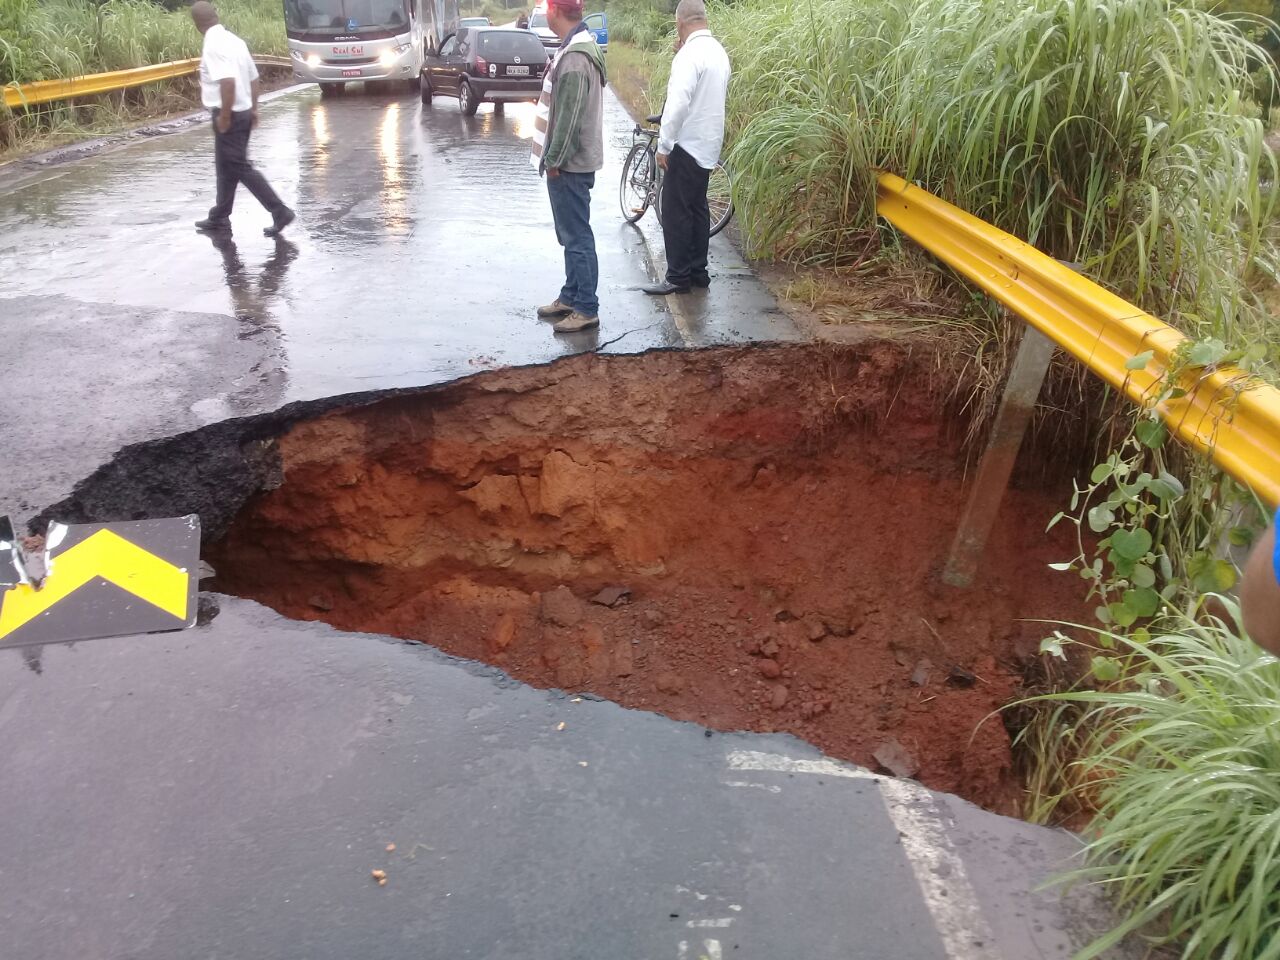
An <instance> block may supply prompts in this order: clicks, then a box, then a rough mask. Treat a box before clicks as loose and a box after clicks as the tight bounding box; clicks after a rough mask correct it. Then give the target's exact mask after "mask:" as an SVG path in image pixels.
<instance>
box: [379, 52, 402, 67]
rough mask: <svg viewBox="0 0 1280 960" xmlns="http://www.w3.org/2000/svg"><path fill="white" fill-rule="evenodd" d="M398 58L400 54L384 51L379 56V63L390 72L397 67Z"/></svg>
mask: <svg viewBox="0 0 1280 960" xmlns="http://www.w3.org/2000/svg"><path fill="white" fill-rule="evenodd" d="M397 56H398V54H397V53H396V51H395V50H383V51H382V52H381V53H380V54H378V63H379V64H381V65H382V66H383V67H384V68H386V69H388V70H390V69H391V68H392V67H394V66H395V65H396V57H397Z"/></svg>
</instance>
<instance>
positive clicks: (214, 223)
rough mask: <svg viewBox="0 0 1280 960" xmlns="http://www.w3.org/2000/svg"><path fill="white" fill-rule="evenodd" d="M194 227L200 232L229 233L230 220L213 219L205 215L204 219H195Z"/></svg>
mask: <svg viewBox="0 0 1280 960" xmlns="http://www.w3.org/2000/svg"><path fill="white" fill-rule="evenodd" d="M196 229H197V230H199V231H200V232H201V233H230V232H231V221H230V220H214V219H212V218H208V217H206V218H205V219H204V220H197V221H196Z"/></svg>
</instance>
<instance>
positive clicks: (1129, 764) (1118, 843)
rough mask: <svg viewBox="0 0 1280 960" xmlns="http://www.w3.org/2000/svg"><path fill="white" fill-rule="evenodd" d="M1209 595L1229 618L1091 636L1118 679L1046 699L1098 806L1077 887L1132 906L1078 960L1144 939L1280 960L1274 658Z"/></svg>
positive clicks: (1198, 615) (1219, 954)
mask: <svg viewBox="0 0 1280 960" xmlns="http://www.w3.org/2000/svg"><path fill="white" fill-rule="evenodd" d="M1214 600H1215V602H1216V603H1218V604H1220V606H1221V609H1222V613H1221V615H1212V614H1210V613H1209V612H1207V611H1206V610H1205V609H1203V608H1202V609H1198V610H1194V611H1192V613H1191V614H1187V613H1184V614H1180V615H1177V616H1175V618H1174V619H1173V620H1172V621H1171V622H1170V623H1168V624H1166V625H1165V626H1166V629H1165V630H1163V631H1162V632H1160V633H1158V634H1156V635H1154V636H1151V635H1146V634H1143V633H1138V634H1137V635H1135V636H1123V635H1120V634H1116V633H1108V632H1105V631H1099V632H1097V633H1096V637H1097V638H1098V640H1099V641H1100V645H1101V652H1102V653H1104V654H1105V655H1107V656H1114V657H1116V658H1117V659H1118V661H1119V662H1120V663H1121V664H1122V669H1123V677H1122V679H1121V680H1119V681H1118V682H1115V683H1113V684H1111V685H1109V686H1107V687H1105V688H1103V689H1098V690H1076V691H1070V692H1066V693H1060V694H1055V695H1052V696H1050V697H1046V698H1042V702H1048V703H1050V704H1054V703H1057V704H1060V705H1063V706H1064V707H1069V708H1070V709H1069V711H1068V712H1067V714H1065V715H1070V716H1073V717H1074V720H1073V722H1072V723H1071V725H1070V726H1069V728H1068V729H1067V731H1066V733H1067V735H1068V736H1070V737H1072V738H1075V739H1076V740H1078V741H1079V742H1080V744H1081V746H1080V750H1079V754H1080V758H1079V759H1078V760H1076V761H1075V766H1076V768H1077V770H1076V776H1075V778H1074V779H1075V781H1076V783H1077V784H1079V787H1078V790H1079V792H1080V793H1081V794H1082V795H1083V796H1082V802H1083V805H1085V806H1087V807H1091V808H1094V809H1096V810H1097V811H1098V813H1097V816H1096V818H1095V819H1094V822H1093V824H1092V826H1091V827H1090V829H1089V830H1088V831H1087V833H1086V837H1087V840H1088V845H1087V847H1086V856H1087V861H1088V862H1087V864H1086V866H1085V867H1084V868H1083V869H1082V870H1080V871H1079V872H1078V873H1077V874H1075V878H1076V879H1083V880H1089V881H1093V882H1096V883H1100V884H1104V885H1105V886H1106V887H1107V888H1108V889H1109V890H1110V891H1111V893H1112V895H1113V897H1114V898H1115V899H1116V901H1117V902H1118V904H1119V905H1120V906H1121V908H1122V909H1123V910H1124V911H1125V919H1124V921H1123V922H1122V923H1120V924H1118V925H1117V926H1116V928H1115V929H1114V930H1113V931H1111V933H1110V934H1108V935H1107V936H1106V937H1104V938H1102V939H1100V940H1099V941H1098V942H1097V943H1095V944H1094V945H1093V946H1092V947H1090V948H1089V949H1088V950H1087V951H1085V952H1083V953H1082V954H1080V955H1078V960H1084V958H1089V957H1095V956H1098V955H1100V954H1101V953H1103V952H1105V951H1106V950H1107V949H1109V948H1110V947H1111V946H1113V945H1114V944H1115V943H1117V942H1118V941H1119V940H1120V939H1122V938H1123V937H1125V936H1126V935H1128V934H1130V933H1132V932H1134V931H1138V930H1142V931H1143V933H1144V934H1146V935H1149V936H1154V937H1155V938H1156V939H1157V940H1158V941H1159V942H1160V943H1162V944H1178V945H1179V948H1180V950H1181V955H1182V957H1183V958H1185V960H1211V958H1212V960H1217V958H1228V957H1231V958H1239V960H1264V958H1275V957H1280V697H1277V692H1278V691H1280V662H1277V661H1276V659H1275V658H1274V657H1271V656H1268V655H1266V654H1264V653H1262V651H1261V650H1259V648H1258V647H1256V646H1254V644H1253V643H1252V642H1251V641H1249V640H1248V639H1247V638H1245V637H1244V636H1243V633H1242V631H1241V627H1240V618H1239V610H1238V607H1237V606H1236V605H1235V603H1234V602H1233V601H1231V600H1230V599H1227V598H1223V597H1215V598H1214ZM1193 614H1194V615H1193Z"/></svg>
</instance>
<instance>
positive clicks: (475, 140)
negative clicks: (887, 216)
mask: <svg viewBox="0 0 1280 960" xmlns="http://www.w3.org/2000/svg"><path fill="white" fill-rule="evenodd" d="M532 117H533V108H532V106H530V105H527V104H520V105H512V106H509V107H508V108H507V109H506V111H505V114H504V115H498V114H495V113H494V112H493V111H492V108H491V107H488V106H485V107H484V108H482V110H481V112H480V114H479V115H478V116H476V117H474V118H470V119H468V118H466V117H464V116H462V114H460V113H459V111H458V109H457V105H456V104H455V103H453V102H452V101H450V100H447V99H444V98H441V99H438V100H437V101H436V102H435V105H434V106H433V107H424V106H422V105H420V104H419V102H418V100H417V98H416V97H407V98H388V97H385V96H382V97H379V96H374V95H363V94H359V93H354V94H352V95H348V96H344V97H340V98H335V99H333V100H324V101H322V100H321V99H320V98H319V95H318V93H317V92H316V91H315V89H314V88H308V89H303V90H301V91H299V92H295V93H290V94H288V95H286V96H282V97H280V98H278V99H276V100H274V101H272V102H270V103H268V104H266V105H265V106H264V117H263V124H262V127H261V128H260V129H259V130H258V131H257V132H256V134H255V136H254V140H253V144H252V150H253V154H254V157H255V160H256V162H257V163H258V165H259V166H260V168H261V169H262V170H263V172H264V173H265V175H266V176H267V178H268V179H269V180H270V182H271V183H272V184H273V185H274V186H275V187H276V189H277V190H278V191H279V192H280V194H281V195H282V196H283V197H284V198H285V200H286V202H288V203H290V204H292V205H294V206H295V207H296V208H297V210H298V213H299V219H298V222H297V223H296V224H294V225H293V226H292V227H290V229H289V231H288V240H287V243H285V244H284V245H281V246H277V245H276V244H275V243H274V242H273V241H272V240H270V239H267V238H265V237H263V236H262V232H261V231H262V227H263V226H265V225H267V223H268V217H267V214H266V213H265V211H263V210H262V209H261V208H259V207H258V206H257V205H256V203H255V202H254V201H253V198H252V197H251V196H249V195H248V193H247V192H246V191H243V190H242V191H241V192H240V194H239V195H238V197H237V204H236V210H235V213H234V214H233V218H232V220H233V224H234V226H235V235H234V238H233V240H232V241H231V243H229V244H223V243H221V242H220V241H218V242H211V241H210V239H209V238H208V237H205V236H202V235H200V234H198V233H196V232H195V231H194V230H193V229H192V226H191V224H192V222H193V221H194V220H196V219H197V218H199V217H201V216H203V215H204V213H205V211H206V210H207V209H208V206H209V203H210V202H211V197H212V188H213V159H212V153H211V144H210V136H209V132H208V130H207V128H205V127H204V126H199V127H196V128H193V129H190V130H187V131H185V132H183V133H179V134H176V135H172V136H165V137H158V138H156V139H154V140H150V141H144V142H138V143H134V144H133V145H130V146H127V147H125V148H122V149H118V150H115V151H113V152H106V153H102V154H99V155H96V156H91V157H88V158H86V159H83V160H79V161H75V162H71V163H65V164H61V165H57V166H53V167H50V168H48V169H46V170H40V171H38V172H36V173H34V174H20V175H19V176H18V177H17V178H16V179H15V178H14V177H12V176H10V177H9V178H8V179H7V180H0V262H3V263H4V264H5V265H6V269H3V270H0V313H3V314H4V315H5V319H6V327H7V328H13V329H15V330H17V334H16V338H15V340H14V341H13V342H11V343H10V345H9V350H8V352H7V353H5V354H4V355H3V356H0V376H4V378H5V380H6V382H8V383H10V384H11V385H14V386H16V387H17V389H16V390H10V391H8V395H7V398H0V422H5V423H9V424H14V423H18V424H24V425H28V426H29V427H34V428H35V429H27V430H24V431H23V435H22V436H21V437H18V436H15V435H13V433H12V431H10V432H9V433H8V434H7V435H3V436H0V460H5V459H9V457H11V456H12V457H17V456H25V457H27V458H29V459H30V460H32V461H33V464H34V466H35V467H36V470H35V477H34V481H35V486H34V487H33V486H32V480H33V478H32V477H27V478H25V483H24V486H23V489H22V495H21V497H19V495H18V491H16V490H14V489H13V488H12V487H8V486H3V485H0V510H3V509H6V508H7V509H10V510H13V511H14V512H17V513H19V514H21V513H22V512H23V511H24V509H25V508H27V507H30V506H38V505H40V504H41V501H43V502H48V499H56V497H57V496H58V495H60V493H61V490H62V488H63V487H64V486H65V480H66V479H72V478H74V476H75V475H83V474H84V473H87V472H88V471H89V470H91V469H92V468H93V467H94V466H96V465H97V463H98V462H101V460H102V459H105V458H106V457H107V456H109V454H110V453H111V452H112V451H113V450H114V449H116V448H118V447H119V446H121V445H123V444H124V443H127V442H132V441H137V440H143V439H147V438H149V437H151V436H154V435H157V434H161V433H164V434H168V433H173V432H176V431H178V430H182V429H187V428H189V427H191V426H195V425H199V424H203V423H208V422H211V421H214V420H218V419H223V418H226V417H230V416H238V415H241V416H242V415H245V414H249V413H255V412H260V411H264V410H269V409H274V408H276V407H279V406H280V405H282V404H284V403H288V402H290V401H293V400H303V399H312V398H316V397H322V396H331V395H336V394H343V393H349V392H360V391H366V390H377V389H383V388H390V387H400V386H411V385H421V384H427V383H433V382H437V381H439V380H443V379H449V378H451V377H454V376H458V375H462V374H466V373H472V372H475V371H476V370H477V369H480V368H484V367H491V366H501V365H507V364H523V363H531V362H540V361H545V360H548V359H552V358H554V357H556V356H559V355H562V354H565V353H571V352H577V351H581V350H590V349H608V350H613V351H626V352H630V351H637V350H643V349H647V348H650V347H655V346H658V347H671V346H675V347H678V346H684V345H699V344H705V343H715V342H724V341H732V340H742V339H785V338H788V337H790V336H793V333H792V331H791V328H790V326H789V324H788V323H787V322H786V321H785V320H784V319H783V318H782V316H781V315H780V314H779V313H778V312H777V308H776V305H775V304H774V302H773V300H772V299H771V298H770V297H769V295H768V294H767V292H766V291H765V290H764V289H763V287H762V286H761V285H760V284H759V283H758V281H757V280H756V279H755V278H754V277H753V276H752V275H751V273H750V271H749V270H748V269H747V267H746V265H745V264H744V263H743V262H742V260H741V258H740V257H739V256H738V255H737V253H736V251H734V249H733V248H732V247H731V246H730V245H729V244H728V243H727V241H725V240H724V239H723V238H717V239H716V240H715V241H713V260H712V271H713V273H714V274H715V275H716V278H717V282H716V284H715V285H714V286H713V288H712V290H711V291H710V292H708V293H706V294H701V295H699V294H695V295H692V296H690V297H688V298H683V300H682V303H681V304H680V305H679V308H678V309H677V310H676V311H674V312H673V311H672V310H670V309H669V308H668V307H667V306H666V305H665V304H664V303H662V302H660V301H659V302H655V301H653V300H650V299H647V298H645V297H644V296H643V295H642V294H640V293H639V291H638V289H637V288H638V286H639V285H640V284H642V283H645V282H647V281H648V280H649V279H650V278H651V271H652V270H654V269H655V267H660V266H661V264H662V252H661V240H660V232H659V231H658V230H657V224H656V221H655V220H654V218H653V215H652V214H650V216H649V217H647V218H646V220H645V221H643V222H642V224H641V226H642V227H643V229H636V228H634V227H630V226H628V225H627V224H625V223H624V221H623V220H622V218H621V216H620V214H619V211H618V205H617V181H618V176H619V173H620V166H621V162H622V159H623V157H624V156H625V153H626V150H627V148H628V146H629V143H630V131H631V126H632V124H631V121H630V119H629V118H628V117H627V115H626V113H625V111H624V110H623V109H622V107H621V106H620V105H619V104H618V103H617V101H615V100H613V99H612V98H609V104H608V107H607V117H606V121H607V132H606V138H607V141H608V143H607V147H606V155H607V158H608V159H607V163H608V165H607V166H606V168H605V170H603V171H602V172H601V174H600V175H599V177H598V181H597V187H596V191H595V197H594V207H593V220H594V225H595V229H596V237H597V244H598V247H599V251H600V261H601V270H600V274H601V289H600V295H601V296H600V299H601V325H600V328H599V330H598V331H589V332H584V333H581V334H575V335H569V336H558V335H555V334H553V333H552V331H551V330H550V329H549V326H548V325H547V324H545V323H540V322H538V321H537V320H536V319H535V317H534V315H533V307H534V306H535V305H537V304H539V303H544V302H546V301H548V300H550V299H552V298H553V297H554V296H555V294H556V292H557V291H558V289H559V284H560V282H561V275H562V274H561V271H562V266H563V262H562V257H561V251H560V248H559V247H558V246H557V245H556V242H555V235H554V231H553V229H552V224H551V212H550V207H549V206H548V203H547V198H546V191H545V188H544V185H543V183H542V181H541V180H539V178H538V177H537V175H536V174H535V173H534V171H533V170H532V169H531V167H530V166H529V164H528V162H527V156H528V142H527V140H526V139H525V138H526V137H527V136H528V134H529V133H530V131H531V129H532ZM646 231H647V232H646ZM10 265H12V268H10ZM21 265H30V266H29V267H28V268H26V269H19V268H18V267H19V266H21ZM52 344H57V345H58V347H57V349H58V356H57V358H56V364H55V367H56V370H57V374H58V376H59V377H60V378H62V379H64V380H65V381H67V382H68V383H69V384H70V386H66V385H64V387H63V389H61V390H60V391H58V392H56V395H53V394H52V393H51V392H50V391H48V390H47V389H46V385H47V381H48V378H49V375H50V370H49V364H50V362H51V358H50V347H51V345H52ZM108 346H110V349H104V347H108ZM32 396H35V397H42V398H43V401H44V403H45V404H46V405H45V406H44V407H43V412H41V411H33V410H32V408H31V405H30V403H29V402H28V401H29V398H30V397H32ZM60 405H66V408H65V409H59V407H60ZM71 406H75V407H76V408H77V409H83V408H84V407H86V406H88V407H91V408H97V409H98V410H99V411H100V414H101V416H100V420H101V421H102V423H101V424H100V425H99V428H98V429H97V430H95V431H94V436H93V437H90V438H86V439H85V440H84V444H85V451H84V452H85V459H86V460H88V461H89V462H88V463H80V462H77V459H76V454H77V453H78V452H79V448H78V447H77V446H76V444H74V443H73V444H72V446H73V448H74V449H72V450H68V449H67V437H66V436H65V435H63V434H62V433H61V431H60V430H54V429H50V430H45V429H44V428H43V427H42V425H41V424H42V418H47V419H49V420H51V421H52V422H53V424H61V423H66V422H67V413H68V412H69V409H70V407H71ZM72 422H78V421H77V420H75V419H74V418H73V420H72ZM73 439H75V440H76V441H77V443H78V442H79V440H78V438H73ZM45 458H48V459H49V460H51V461H52V463H51V464H49V465H48V467H47V468H46V466H45V464H44V463H43V461H44V460H45ZM60 473H65V475H64V476H60V477H58V478H57V480H56V482H54V483H53V485H52V487H51V488H49V489H44V488H43V487H42V486H41V484H42V483H43V482H44V480H45V478H46V477H48V476H51V475H53V474H60Z"/></svg>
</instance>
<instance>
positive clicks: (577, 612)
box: [542, 585, 582, 627]
mask: <svg viewBox="0 0 1280 960" xmlns="http://www.w3.org/2000/svg"><path fill="white" fill-rule="evenodd" d="M542 619H543V620H544V621H545V622H547V623H554V624H555V625H556V626H560V627H575V626H577V625H578V624H579V623H581V622H582V603H581V602H580V601H579V600H578V598H577V597H575V596H574V595H573V591H572V590H570V589H569V588H568V587H566V586H563V585H561V586H559V587H556V588H555V589H554V590H552V591H550V592H549V593H544V594H543V595H542Z"/></svg>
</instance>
